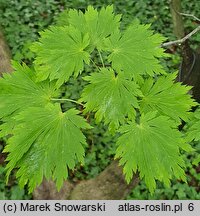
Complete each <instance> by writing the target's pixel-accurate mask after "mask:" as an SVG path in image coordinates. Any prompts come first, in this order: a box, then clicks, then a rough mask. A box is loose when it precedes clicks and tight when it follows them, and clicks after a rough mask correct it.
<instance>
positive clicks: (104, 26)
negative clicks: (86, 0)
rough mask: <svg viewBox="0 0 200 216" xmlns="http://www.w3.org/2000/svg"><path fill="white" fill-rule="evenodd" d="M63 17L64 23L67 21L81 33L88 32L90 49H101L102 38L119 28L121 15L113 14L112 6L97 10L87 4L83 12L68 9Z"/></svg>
mask: <svg viewBox="0 0 200 216" xmlns="http://www.w3.org/2000/svg"><path fill="white" fill-rule="evenodd" d="M65 17H66V18H67V19H66V25H68V23H69V24H70V25H72V26H74V27H76V28H78V29H79V30H80V31H81V32H82V33H84V34H86V33H88V34H89V38H90V45H91V46H92V50H93V49H94V48H95V47H96V48H97V49H101V47H102V43H103V40H104V39H105V38H106V37H108V36H109V35H110V34H112V33H113V32H114V31H116V30H117V29H119V26H120V22H119V21H120V19H121V15H116V16H115V15H114V13H113V6H107V7H105V8H104V7H102V8H101V10H100V11H99V12H98V11H97V10H96V9H94V8H93V7H92V6H88V8H87V10H86V12H85V14H83V13H82V12H81V11H77V10H69V12H68V14H66V13H65ZM62 20H63V19H62ZM62 23H63V24H64V22H62Z"/></svg>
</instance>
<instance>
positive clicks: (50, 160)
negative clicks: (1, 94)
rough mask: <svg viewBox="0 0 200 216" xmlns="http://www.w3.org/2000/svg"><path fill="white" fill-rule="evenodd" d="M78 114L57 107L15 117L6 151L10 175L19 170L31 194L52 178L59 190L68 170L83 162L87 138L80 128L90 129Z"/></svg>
mask: <svg viewBox="0 0 200 216" xmlns="http://www.w3.org/2000/svg"><path fill="white" fill-rule="evenodd" d="M78 113H79V112H78V111H77V110H75V109H70V110H68V111H66V112H65V113H62V111H61V109H60V106H59V105H58V104H56V105H53V104H49V105H47V106H46V107H44V108H41V107H31V108H28V109H27V110H26V111H23V112H20V113H19V114H18V115H17V116H16V117H15V121H16V126H15V128H14V129H13V136H12V137H11V138H9V140H8V144H7V146H6V147H5V149H4V152H8V153H9V154H8V157H7V161H9V162H8V164H7V166H6V169H7V176H9V174H10V172H11V170H12V169H14V168H15V167H17V168H19V169H18V171H17V177H18V178H20V180H19V184H20V185H21V186H24V185H25V184H26V183H28V184H29V191H30V192H32V191H33V190H34V188H35V187H36V186H37V185H38V184H40V183H41V182H42V179H43V176H44V177H46V178H47V179H49V178H50V177H51V176H53V179H54V180H56V185H57V188H58V189H60V188H61V186H62V183H63V180H64V179H66V178H67V176H68V171H67V167H68V168H70V169H74V166H75V163H76V162H77V161H78V162H81V163H84V155H85V153H84V147H85V145H86V139H85V136H84V135H83V134H82V132H81V130H80V129H81V128H82V129H89V128H90V126H89V125H88V124H87V123H86V121H85V119H83V118H82V117H81V116H78V115H77V114H78Z"/></svg>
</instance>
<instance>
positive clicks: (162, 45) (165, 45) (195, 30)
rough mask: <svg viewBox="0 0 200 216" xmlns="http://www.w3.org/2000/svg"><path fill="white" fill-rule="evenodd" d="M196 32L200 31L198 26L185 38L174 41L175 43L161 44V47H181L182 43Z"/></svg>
mask: <svg viewBox="0 0 200 216" xmlns="http://www.w3.org/2000/svg"><path fill="white" fill-rule="evenodd" d="M198 31H200V25H199V26H197V27H196V28H195V29H194V30H193V31H191V32H190V33H189V34H187V35H186V36H185V37H183V38H181V39H179V40H175V41H169V42H166V43H163V44H161V47H167V46H171V45H174V44H179V45H181V44H182V43H184V42H185V41H186V40H187V39H189V38H190V37H191V36H192V35H194V34H196V33H197V32H198Z"/></svg>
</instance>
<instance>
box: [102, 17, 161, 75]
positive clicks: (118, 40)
mask: <svg viewBox="0 0 200 216" xmlns="http://www.w3.org/2000/svg"><path fill="white" fill-rule="evenodd" d="M163 40H164V38H163V37H162V36H161V35H159V34H153V32H152V31H151V30H149V25H141V24H139V22H138V21H135V22H133V23H132V25H130V26H129V27H128V28H127V29H126V30H125V31H124V32H123V33H121V32H120V31H115V32H114V33H113V34H112V35H111V36H110V37H108V38H107V39H106V40H105V43H104V45H105V47H104V49H106V50H107V51H109V52H111V54H110V55H109V56H108V60H109V61H110V62H112V67H113V68H114V69H116V70H123V71H124V72H125V73H126V75H127V76H129V77H134V78H136V77H137V76H138V75H139V74H148V75H150V76H153V75H154V74H164V73H165V72H164V70H163V69H162V66H161V65H160V62H159V60H158V59H157V58H159V57H162V56H164V55H165V54H164V50H163V49H162V48H160V44H161V43H162V42H163Z"/></svg>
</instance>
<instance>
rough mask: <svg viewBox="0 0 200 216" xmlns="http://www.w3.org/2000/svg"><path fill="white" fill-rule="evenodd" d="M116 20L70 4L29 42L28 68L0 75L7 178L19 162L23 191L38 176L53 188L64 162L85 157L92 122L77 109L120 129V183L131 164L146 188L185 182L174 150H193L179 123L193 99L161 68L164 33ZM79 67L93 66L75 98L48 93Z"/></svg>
mask: <svg viewBox="0 0 200 216" xmlns="http://www.w3.org/2000/svg"><path fill="white" fill-rule="evenodd" d="M120 23H121V16H120V15H115V14H114V12H113V6H107V7H102V8H101V9H100V10H99V11H98V10H97V9H95V8H93V7H92V6H89V7H88V8H87V10H86V12H85V13H83V12H82V11H77V10H69V11H68V12H65V13H64V14H63V16H62V20H60V22H59V24H57V25H55V26H51V27H50V28H49V29H47V30H45V31H43V32H41V33H40V39H39V41H38V42H36V43H34V44H33V45H32V50H33V51H34V52H35V54H36V59H35V61H34V65H33V66H34V68H32V69H30V68H28V67H27V66H26V65H23V66H21V65H19V64H16V63H14V64H13V66H14V68H15V71H14V72H13V73H12V74H4V76H3V78H2V79H0V100H1V101H2V102H1V104H0V118H1V120H2V121H3V124H2V125H1V126H0V136H8V135H9V136H10V138H9V139H8V144H7V146H6V147H5V149H4V152H7V153H8V157H7V161H8V164H7V177H9V174H10V172H11V171H12V170H13V169H14V168H18V170H17V177H18V178H19V183H20V185H21V186H24V185H25V184H27V183H28V185H29V191H30V192H31V191H33V190H34V188H35V187H36V186H37V185H39V184H40V183H41V182H42V179H43V177H45V178H47V179H50V178H53V180H55V181H56V184H57V188H58V189H60V188H61V186H62V183H63V181H64V180H65V179H67V177H68V169H74V167H75V165H76V163H77V162H80V163H84V154H85V150H84V149H85V146H86V145H87V144H86V138H85V136H84V135H83V133H82V130H83V129H90V128H91V126H90V125H89V124H88V123H87V121H86V120H85V119H84V117H81V116H80V114H83V116H84V115H85V114H89V113H91V112H94V113H95V119H96V121H97V123H98V122H103V123H104V124H105V125H108V130H109V131H110V132H111V133H113V134H114V133H119V138H118V140H117V143H116V145H117V149H116V155H115V158H119V159H120V164H121V165H123V170H124V174H125V177H126V180H127V182H130V180H131V179H132V176H133V173H135V172H136V171H137V170H138V171H139V173H140V177H141V178H144V179H145V182H146V184H147V186H148V188H149V190H150V191H151V192H153V191H154V189H155V187H156V180H159V181H162V182H164V183H165V185H167V186H169V184H170V180H171V179H172V176H174V175H175V176H176V177H177V178H178V179H182V180H183V181H185V173H184V167H185V162H184V159H183V157H182V150H184V151H192V150H193V149H192V147H191V146H190V145H189V144H188V142H187V140H186V139H184V137H183V135H182V133H181V132H180V131H179V130H178V126H179V124H180V123H181V121H182V120H184V121H188V120H189V119H190V110H191V107H192V106H195V105H197V103H196V102H194V100H193V99H192V98H191V96H190V95H189V94H187V93H188V91H189V90H190V87H187V86H184V85H181V83H174V80H175V77H176V73H172V74H166V72H165V71H164V69H163V68H162V66H161V64H160V58H161V57H164V56H166V55H165V53H164V50H163V49H162V48H161V47H160V44H161V43H162V42H163V40H164V37H162V36H161V35H159V34H154V33H153V31H151V30H150V29H149V27H150V25H142V24H140V23H139V22H138V20H135V21H133V22H132V23H131V24H130V26H128V28H127V29H125V30H124V31H122V30H121V29H120ZM94 54H97V56H96V58H94V57H93V56H94ZM86 66H87V67H91V68H92V69H93V70H92V72H91V73H88V74H87V76H86V77H84V79H85V80H86V81H87V82H88V84H87V85H86V86H85V87H84V89H83V91H82V95H81V98H80V99H79V101H74V100H72V99H70V98H55V97H56V96H58V90H59V88H60V87H61V86H62V85H63V84H65V83H67V82H68V81H69V78H70V77H71V76H74V77H77V76H78V75H79V74H81V73H82V72H83V71H84V70H85V68H86ZM94 68H95V69H94ZM62 100H63V101H64V100H65V101H68V102H69V101H71V102H75V103H80V104H81V106H83V112H82V111H81V112H80V111H79V110H76V109H69V110H66V111H63V110H62V106H61V104H60V103H59V102H60V101H62Z"/></svg>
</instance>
